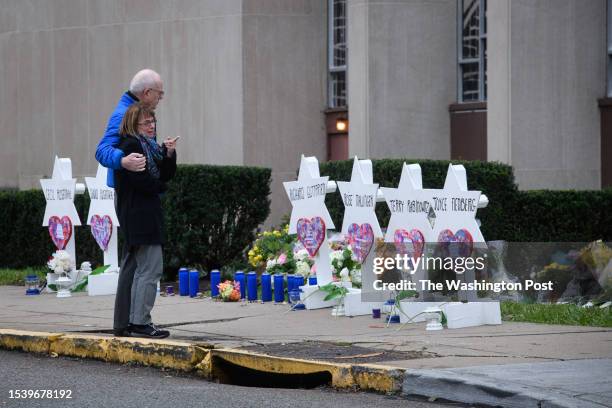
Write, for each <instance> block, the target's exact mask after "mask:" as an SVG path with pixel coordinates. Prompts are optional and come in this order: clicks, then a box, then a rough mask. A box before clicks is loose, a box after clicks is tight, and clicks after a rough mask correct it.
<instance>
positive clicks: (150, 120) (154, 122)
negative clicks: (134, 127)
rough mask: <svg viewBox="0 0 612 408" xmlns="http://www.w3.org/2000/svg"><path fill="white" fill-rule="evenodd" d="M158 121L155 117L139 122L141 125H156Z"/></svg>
mask: <svg viewBox="0 0 612 408" xmlns="http://www.w3.org/2000/svg"><path fill="white" fill-rule="evenodd" d="M156 123H157V120H155V119H147V120H145V121H144V122H138V124H139V125H141V126H151V125H155V124H156Z"/></svg>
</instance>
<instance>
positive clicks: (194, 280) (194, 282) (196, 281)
mask: <svg viewBox="0 0 612 408" xmlns="http://www.w3.org/2000/svg"><path fill="white" fill-rule="evenodd" d="M199 291H200V272H198V270H196V269H192V270H190V271H189V297H196V295H197V294H198V292H199Z"/></svg>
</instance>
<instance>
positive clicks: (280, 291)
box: [274, 274, 285, 303]
mask: <svg viewBox="0 0 612 408" xmlns="http://www.w3.org/2000/svg"><path fill="white" fill-rule="evenodd" d="M284 301H285V278H284V277H283V275H281V274H276V275H274V302H275V303H283V302H284Z"/></svg>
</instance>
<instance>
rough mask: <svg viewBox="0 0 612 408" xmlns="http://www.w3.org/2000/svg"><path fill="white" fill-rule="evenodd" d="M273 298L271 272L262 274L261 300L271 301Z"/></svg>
mask: <svg viewBox="0 0 612 408" xmlns="http://www.w3.org/2000/svg"><path fill="white" fill-rule="evenodd" d="M271 300H272V279H271V276H270V274H269V273H267V272H264V273H263V274H262V275H261V301H262V302H270V301H271Z"/></svg>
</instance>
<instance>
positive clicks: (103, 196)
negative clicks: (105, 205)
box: [89, 188, 115, 200]
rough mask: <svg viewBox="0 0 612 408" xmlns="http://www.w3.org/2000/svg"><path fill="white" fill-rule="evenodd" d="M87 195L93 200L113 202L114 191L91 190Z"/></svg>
mask: <svg viewBox="0 0 612 408" xmlns="http://www.w3.org/2000/svg"><path fill="white" fill-rule="evenodd" d="M89 194H90V195H91V198H92V199H93V200H114V199H115V190H110V189H97V188H92V189H90V190H89Z"/></svg>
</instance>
